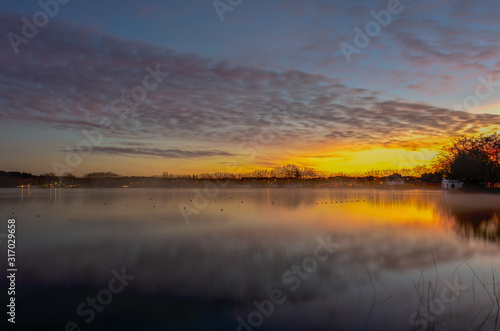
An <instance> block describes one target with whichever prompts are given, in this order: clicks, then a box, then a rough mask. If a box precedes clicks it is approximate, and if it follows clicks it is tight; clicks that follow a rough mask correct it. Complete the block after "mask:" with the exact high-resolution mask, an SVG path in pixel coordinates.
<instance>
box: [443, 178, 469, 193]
mask: <svg viewBox="0 0 500 331" xmlns="http://www.w3.org/2000/svg"><path fill="white" fill-rule="evenodd" d="M441 185H442V186H443V190H459V189H461V188H462V187H463V186H464V182H462V181H459V180H456V179H443V181H442V182H441Z"/></svg>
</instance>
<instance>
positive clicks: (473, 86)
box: [0, 0, 500, 176]
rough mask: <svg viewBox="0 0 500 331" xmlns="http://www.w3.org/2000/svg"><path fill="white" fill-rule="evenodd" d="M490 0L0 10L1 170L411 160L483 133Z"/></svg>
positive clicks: (153, 2) (499, 93) (153, 3)
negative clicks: (458, 139)
mask: <svg viewBox="0 0 500 331" xmlns="http://www.w3.org/2000/svg"><path fill="white" fill-rule="evenodd" d="M498 17H500V3H499V2H498V1H493V0H492V1H487V0H485V1H478V2H474V1H461V0H454V1H439V2H436V1H427V0H404V1H396V0H389V1H378V0H377V1H375V0H374V1H322V0H318V1H307V2H306V1H298V0H269V1H256V0H216V1H210V0H203V1H202V0H186V1H157V0H142V1H131V0H124V1H119V0H100V1H97V0H87V1H78V0H70V1H68V0H59V2H56V0H41V1H22V2H21V1H16V2H14V1H12V2H5V1H4V2H2V3H1V4H0V22H1V23H0V30H1V38H0V59H1V61H0V141H1V142H2V143H1V145H0V153H1V158H0V160H1V161H0V170H4V171H25V172H31V173H34V174H40V173H45V172H55V173H56V174H59V173H63V172H70V173H73V174H75V175H82V174H84V173H88V172H93V171H112V172H116V173H118V174H122V175H148V176H150V175H161V174H162V173H163V172H169V173H172V174H188V173H204V172H216V171H228V172H246V171H253V170H257V169H265V168H272V167H275V166H280V165H283V164H287V163H294V164H296V165H299V166H301V167H302V166H303V167H313V168H315V169H317V170H321V171H331V172H337V171H344V172H361V171H367V170H371V169H388V168H390V169H402V168H408V167H414V166H417V165H419V164H428V163H429V161H430V160H431V159H432V158H433V157H434V156H435V155H436V154H437V152H438V151H439V149H440V148H441V147H442V146H443V145H445V144H449V143H450V142H451V139H453V138H456V137H458V136H461V135H476V134H480V133H490V132H494V131H496V130H499V129H500V57H499V56H498V54H500V25H499V24H498Z"/></svg>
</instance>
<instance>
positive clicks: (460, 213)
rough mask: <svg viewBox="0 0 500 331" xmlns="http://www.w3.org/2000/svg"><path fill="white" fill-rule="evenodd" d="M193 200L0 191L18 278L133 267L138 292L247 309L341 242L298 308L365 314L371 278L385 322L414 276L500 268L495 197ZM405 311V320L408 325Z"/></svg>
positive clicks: (82, 279)
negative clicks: (188, 213)
mask: <svg viewBox="0 0 500 331" xmlns="http://www.w3.org/2000/svg"><path fill="white" fill-rule="evenodd" d="M19 193H21V195H19ZM196 194H197V193H196V192H195V191H193V190H191V189H175V190H174V189H170V190H169V189H156V190H155V189H104V190H103V189H100V190H92V189H45V190H44V189H31V193H30V194H29V195H28V196H29V197H30V198H29V199H26V192H24V191H23V190H21V192H19V191H17V190H0V213H2V215H4V216H5V217H11V215H12V214H14V215H15V217H16V219H17V220H18V223H19V228H20V230H19V232H20V234H22V236H23V245H20V246H19V253H18V254H19V256H20V259H22V261H23V270H24V272H23V274H22V275H20V279H19V281H20V282H23V281H30V282H34V283H37V284H45V285H47V284H49V285H51V286H55V285H54V284H56V285H57V284H71V283H77V284H80V283H84V284H93V285H95V286H98V284H100V282H102V281H103V279H102V278H103V277H107V274H108V273H109V270H110V269H111V268H113V267H115V268H119V267H122V266H126V267H127V270H130V272H132V273H135V274H136V275H137V279H136V280H134V288H135V289H136V290H138V291H143V292H145V293H166V294H165V295H167V294H168V295H171V294H175V295H181V296H190V297H195V298H198V299H199V300H216V299H220V298H224V300H226V299H227V300H229V301H230V302H232V304H234V305H235V306H237V307H239V308H238V309H241V311H243V312H245V311H246V309H247V304H250V303H251V302H252V300H254V299H261V298H265V297H266V296H267V295H268V292H269V291H270V290H271V289H273V288H282V287H283V286H284V285H283V282H282V280H281V275H282V274H283V272H284V271H285V270H287V269H289V268H290V267H291V266H292V265H294V264H297V263H301V261H303V259H304V258H306V257H308V256H310V255H311V254H312V252H313V251H314V248H315V247H316V245H317V238H318V237H321V238H326V237H327V236H331V238H332V240H333V241H335V242H337V243H339V244H340V246H339V248H338V250H337V251H336V252H335V254H333V255H332V257H331V258H330V259H329V260H328V261H327V262H325V263H323V264H322V265H321V266H320V267H319V268H318V271H317V272H316V273H314V274H313V275H312V276H311V280H310V281H308V282H304V285H303V287H301V289H300V291H297V292H295V293H289V296H290V299H289V301H287V304H288V305H289V308H290V309H292V308H293V307H303V306H304V305H312V304H315V305H319V306H320V307H322V308H318V309H316V310H317V311H321V309H324V307H323V306H322V305H325V302H328V300H330V301H329V302H328V305H331V304H332V301H333V298H334V297H336V298H337V299H338V300H342V306H343V307H341V308H339V309H340V310H341V312H339V314H338V316H343V315H342V314H350V313H352V312H353V311H356V313H359V314H360V315H362V316H367V315H368V311H369V309H370V307H371V305H372V304H373V302H372V300H371V297H372V294H373V292H372V291H373V288H372V283H371V279H375V280H377V281H378V282H379V283H383V284H384V286H385V287H387V289H388V290H389V291H390V292H391V295H392V298H393V299H391V300H392V301H389V302H388V303H387V304H386V305H384V306H383V307H382V306H381V307H380V308H379V309H380V311H379V314H389V315H390V314H393V312H394V311H395V310H398V309H400V308H401V307H402V306H403V305H404V306H407V305H410V306H412V307H413V308H415V301H414V297H413V296H412V293H413V292H414V282H416V281H418V280H419V279H421V278H420V277H421V276H422V275H425V277H427V278H428V277H429V275H433V276H434V275H435V274H436V273H438V272H437V271H438V270H439V274H440V275H441V274H443V275H444V276H443V277H451V275H452V273H453V272H454V270H455V269H456V268H457V267H458V266H460V265H463V261H464V260H467V263H470V265H471V266H472V267H473V268H474V270H475V272H476V273H478V274H481V275H488V273H489V274H491V266H492V265H493V266H496V265H497V264H499V263H500V260H499V257H500V247H499V242H500V239H499V238H500V235H499V229H500V221H499V211H500V196H498V195H485V194H461V193H457V194H453V193H450V192H442V191H440V190H372V189H303V190H300V189H226V190H221V191H220V192H219V194H218V195H217V196H215V197H212V198H211V199H210V201H209V203H208V204H207V205H206V206H204V208H201V209H200V210H199V212H198V213H197V214H195V215H193V216H192V218H191V223H190V224H189V225H187V224H186V223H185V222H184V220H183V218H182V215H181V211H180V209H179V206H181V205H182V204H184V205H190V203H192V201H193V200H194V199H196ZM435 269H436V270H435ZM462 269H463V268H462ZM368 271H369V272H368ZM466 271H467V270H464V271H463V277H464V279H465V280H467V281H468V282H469V283H471V284H472V282H473V281H476V280H473V279H472V278H471V277H470V271H469V274H467V273H466ZM103 275H105V276H103ZM465 275H467V276H465ZM467 277H468V278H467ZM427 278H426V279H427ZM332 282H333V284H334V286H333V285H332ZM379 283H377V284H379ZM476 283H477V281H476ZM402 289H403V291H405V293H407V295H408V297H406V296H402V294H401V293H402V292H401V291H402ZM381 291H386V290H385V289H381ZM361 294H362V295H361ZM475 295H476V296H477V293H476V294H475ZM322 300H323V301H322ZM325 300H326V301H325ZM412 300H413V301H412ZM408 301H409V302H408ZM322 302H323V303H322ZM471 302H473V301H471ZM468 304H470V302H465V303H464V304H463V305H462V306H459V307H460V309H461V310H460V313H461V314H462V313H463V314H469V310H467V305H468ZM413 308H412V309H413ZM342 309H344V311H342ZM286 311H287V310H286V309H285V308H283V310H282V313H281V314H282V315H280V314H279V313H278V314H277V316H285V315H286V313H285V312H286ZM398 311H400V310H398ZM407 315H409V313H408V314H407ZM407 315H405V314H402V313H401V315H400V316H396V317H398V318H399V319H400V320H399V321H398V323H400V325H401V326H402V327H403V329H405V326H408V324H407V323H408V322H407V319H408V316H407ZM285 317H287V316H285ZM285 317H284V318H285ZM396 317H394V318H396ZM473 317H474V316H472V317H471V319H472V318H473ZM353 318H354V317H353ZM285 319H286V318H285ZM354 319H355V318H354ZM444 322H446V320H444ZM405 323H406V324H405ZM380 329H383V327H382V326H381V327H380Z"/></svg>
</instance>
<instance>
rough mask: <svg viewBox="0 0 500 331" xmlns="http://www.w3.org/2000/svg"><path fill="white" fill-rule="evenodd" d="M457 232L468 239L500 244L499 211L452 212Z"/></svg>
mask: <svg viewBox="0 0 500 331" xmlns="http://www.w3.org/2000/svg"><path fill="white" fill-rule="evenodd" d="M451 214H452V215H453V216H454V219H455V224H454V227H455V230H456V231H457V233H458V234H459V235H461V236H463V237H466V238H473V237H475V238H481V239H485V240H487V241H492V242H500V211H499V210H452V211H451Z"/></svg>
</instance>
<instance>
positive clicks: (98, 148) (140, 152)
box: [93, 146, 235, 158]
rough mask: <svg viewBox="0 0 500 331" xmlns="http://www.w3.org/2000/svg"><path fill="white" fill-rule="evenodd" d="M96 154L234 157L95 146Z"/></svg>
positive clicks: (203, 153)
mask: <svg viewBox="0 0 500 331" xmlns="http://www.w3.org/2000/svg"><path fill="white" fill-rule="evenodd" d="M93 150H94V151H95V152H96V153H103V154H111V155H136V156H157V157H164V158H200V157H213V156H234V155H235V154H232V153H227V152H223V151H219V150H207V151H198V150H181V149H171V148H170V149H161V148H144V147H143V148H126V147H112V146H102V147H101V146H96V147H94V149H93Z"/></svg>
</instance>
